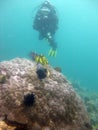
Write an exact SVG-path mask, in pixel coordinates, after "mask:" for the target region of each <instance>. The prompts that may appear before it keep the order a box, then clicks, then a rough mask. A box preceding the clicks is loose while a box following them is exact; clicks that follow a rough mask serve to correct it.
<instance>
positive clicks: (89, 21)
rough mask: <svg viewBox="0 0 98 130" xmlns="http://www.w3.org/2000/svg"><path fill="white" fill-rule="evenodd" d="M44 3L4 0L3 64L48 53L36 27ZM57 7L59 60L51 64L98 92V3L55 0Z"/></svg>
mask: <svg viewBox="0 0 98 130" xmlns="http://www.w3.org/2000/svg"><path fill="white" fill-rule="evenodd" d="M43 1H44V0H0V61H4V60H9V59H12V58H15V57H26V58H29V57H28V54H29V53H30V51H32V50H33V51H36V52H38V53H42V54H45V55H46V56H47V57H48V55H47V54H48V51H49V49H50V47H49V45H48V44H47V42H46V41H44V40H43V41H39V40H38V32H37V31H35V30H33V28H32V24H33V19H34V15H35V13H36V11H37V9H38V6H39V5H40V4H41V3H42V2H43ZM51 2H52V3H53V4H54V6H55V7H56V11H57V15H58V18H59V29H58V30H57V32H56V35H55V38H56V41H57V42H58V53H57V56H56V58H54V57H48V59H49V63H50V64H51V65H52V66H54V67H56V66H59V67H61V68H62V72H63V74H65V75H66V77H67V78H68V79H70V80H77V81H79V82H80V84H81V86H82V87H84V88H89V89H91V90H96V89H97V90H98V0H51Z"/></svg>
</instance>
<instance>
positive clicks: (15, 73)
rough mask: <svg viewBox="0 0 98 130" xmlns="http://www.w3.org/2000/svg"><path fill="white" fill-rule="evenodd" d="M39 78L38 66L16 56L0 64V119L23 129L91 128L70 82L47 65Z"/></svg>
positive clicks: (75, 129) (70, 129) (85, 129)
mask: <svg viewBox="0 0 98 130" xmlns="http://www.w3.org/2000/svg"><path fill="white" fill-rule="evenodd" d="M45 68H46V69H47V70H48V71H49V72H50V76H48V77H45V78H44V79H42V80H39V78H38V76H37V73H36V69H37V65H36V63H35V62H32V61H30V60H27V59H22V58H16V59H13V60H10V61H4V62H1V63H0V74H2V70H4V71H3V72H4V73H5V76H6V82H5V83H4V84H0V118H1V120H4V121H5V123H8V124H9V125H12V124H13V125H14V126H15V127H16V129H17V130H18V127H19V128H20V129H22V128H23V127H26V128H25V129H26V130H91V128H90V124H89V118H88V114H87V112H86V109H85V106H84V104H83V102H82V100H81V99H80V97H79V96H78V95H77V93H76V92H75V91H74V89H73V87H72V86H71V84H70V82H68V81H67V80H66V78H65V77H64V76H63V75H62V74H61V73H60V72H57V71H56V70H54V69H53V68H52V67H51V66H50V65H46V66H45Z"/></svg>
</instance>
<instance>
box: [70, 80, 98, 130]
mask: <svg viewBox="0 0 98 130" xmlns="http://www.w3.org/2000/svg"><path fill="white" fill-rule="evenodd" d="M71 83H72V85H73V87H74V88H75V90H76V91H77V93H78V94H79V95H80V96H81V97H82V99H83V100H84V103H85V106H86V108H87V111H88V114H89V117H90V122H91V123H90V124H91V126H92V130H98V92H97V91H92V90H90V89H87V88H86V87H85V88H84V87H82V86H81V84H80V83H79V81H76V80H71Z"/></svg>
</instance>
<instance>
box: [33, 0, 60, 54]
mask: <svg viewBox="0 0 98 130" xmlns="http://www.w3.org/2000/svg"><path fill="white" fill-rule="evenodd" d="M33 28H34V29H35V30H37V31H39V40H42V39H44V38H45V39H46V40H47V41H48V43H49V45H50V46H51V47H52V49H51V50H50V51H49V55H50V56H55V55H56V49H57V43H56V41H55V38H54V34H55V33H56V30H57V29H58V18H57V15H56V11H55V8H54V6H53V5H51V4H50V2H49V1H47V0H46V1H45V2H44V3H43V4H42V5H41V7H40V8H39V10H38V11H37V13H36V16H35V19H34V23H33Z"/></svg>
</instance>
